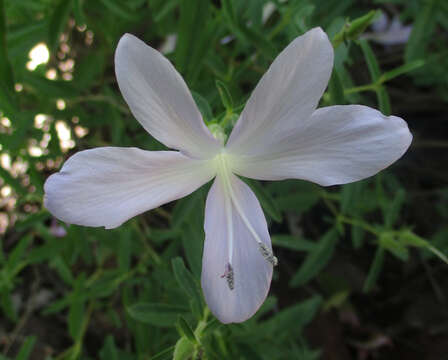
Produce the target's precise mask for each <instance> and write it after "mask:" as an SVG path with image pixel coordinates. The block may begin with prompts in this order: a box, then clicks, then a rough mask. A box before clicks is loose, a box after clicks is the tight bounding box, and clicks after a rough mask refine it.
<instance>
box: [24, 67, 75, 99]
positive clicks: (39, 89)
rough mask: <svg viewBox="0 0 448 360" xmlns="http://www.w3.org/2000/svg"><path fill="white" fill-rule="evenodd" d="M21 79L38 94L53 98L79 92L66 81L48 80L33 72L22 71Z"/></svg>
mask: <svg viewBox="0 0 448 360" xmlns="http://www.w3.org/2000/svg"><path fill="white" fill-rule="evenodd" d="M23 80H24V81H25V82H26V83H27V85H29V86H30V87H31V88H33V90H34V91H35V92H36V93H37V94H38V95H40V96H45V97H47V98H48V97H50V98H54V99H59V98H70V97H74V96H76V95H78V94H79V91H78V90H77V89H75V88H74V87H73V85H72V84H71V83H69V82H67V81H62V80H61V81H58V80H48V79H47V78H45V77H43V76H40V75H38V74H37V73H35V72H29V71H27V72H25V73H23Z"/></svg>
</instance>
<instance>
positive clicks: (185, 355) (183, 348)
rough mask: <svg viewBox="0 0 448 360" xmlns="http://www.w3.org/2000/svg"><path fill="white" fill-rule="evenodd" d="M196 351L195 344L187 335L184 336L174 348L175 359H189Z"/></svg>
mask: <svg viewBox="0 0 448 360" xmlns="http://www.w3.org/2000/svg"><path fill="white" fill-rule="evenodd" d="M193 352H194V344H193V343H192V342H191V341H190V340H188V339H187V338H186V337H184V336H182V337H181V338H180V339H179V340H178V341H177V343H176V347H175V348H174V354H173V360H188V359H191V356H192V355H193Z"/></svg>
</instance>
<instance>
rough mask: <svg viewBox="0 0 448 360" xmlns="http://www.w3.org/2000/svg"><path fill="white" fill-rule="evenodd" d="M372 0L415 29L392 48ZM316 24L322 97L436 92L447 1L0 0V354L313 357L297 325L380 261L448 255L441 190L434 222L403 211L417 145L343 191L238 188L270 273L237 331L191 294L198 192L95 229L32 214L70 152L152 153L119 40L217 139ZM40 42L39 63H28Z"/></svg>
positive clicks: (341, 300)
mask: <svg viewBox="0 0 448 360" xmlns="http://www.w3.org/2000/svg"><path fill="white" fill-rule="evenodd" d="M372 10H376V11H372ZM381 11H382V12H383V13H386V14H388V15H389V16H391V15H396V16H399V18H400V20H401V21H402V22H403V23H406V24H411V25H412V26H413V27H412V32H411V34H410V38H409V41H408V42H407V43H406V44H405V45H398V46H395V47H393V46H392V47H388V46H383V45H375V44H373V43H372V42H370V41H368V40H367V37H365V36H364V34H365V32H369V31H370V28H369V25H370V24H371V22H372V21H374V20H375V19H377V18H378V17H379V15H380V12H381ZM314 26H321V27H322V28H324V29H325V30H326V31H327V33H328V34H329V36H330V38H332V39H333V44H334V46H335V48H336V58H335V69H334V73H333V76H332V79H331V81H330V84H329V87H328V90H327V92H326V93H325V95H324V97H323V100H322V103H321V106H324V105H330V104H344V103H363V104H368V105H370V106H373V107H377V108H379V109H380V110H381V111H382V112H384V113H387V114H389V113H394V114H397V115H402V116H403V117H405V118H406V116H405V115H406V114H411V112H408V113H407V112H406V109H404V108H403V106H402V107H400V104H401V103H402V101H404V100H403V99H405V98H406V97H407V87H409V86H410V87H413V88H415V89H419V87H423V88H424V89H428V88H430V89H431V94H432V96H433V97H436V98H437V99H440V100H439V102H438V104H440V103H445V105H446V103H447V102H448V71H447V69H448V56H447V55H448V49H447V47H446V37H447V32H448V3H447V2H446V1H443V0H427V1H420V0H410V1H409V0H394V1H382V0H376V1H363V2H360V1H355V0H290V1H280V0H274V1H266V0H247V1H243V0H241V1H239V0H222V1H208V0H128V1H120V0H90V1H87V0H0V112H1V122H0V151H1V153H0V156H1V158H0V160H1V164H0V165H1V167H0V179H1V180H0V188H1V195H0V206H1V207H0V215H1V216H0V231H1V236H2V237H1V238H0V308H1V310H0V311H1V312H0V337H4V339H3V340H2V341H1V342H2V344H3V350H2V351H3V355H0V359H21V360H25V359H58V360H62V359H66V360H69V359H73V360H74V359H101V360H112V359H123V360H137V359H138V360H143V359H154V360H155V359H158V360H161V359H172V358H174V359H176V360H181V359H182V360H183V359H185V360H186V359H232V358H238V359H302V360H312V359H318V358H320V356H321V355H322V352H321V351H320V350H319V349H316V348H315V347H314V346H312V345H310V344H309V342H308V340H307V337H306V336H304V334H303V331H302V330H303V329H304V328H305V326H307V325H308V324H310V323H311V322H313V321H314V319H316V317H318V316H322V315H319V314H324V313H327V312H328V311H330V310H331V309H334V308H337V309H342V308H347V307H348V308H353V307H354V308H356V304H357V303H356V296H359V294H362V293H364V294H365V295H362V296H365V297H367V298H368V297H369V296H375V295H374V292H375V289H376V291H378V288H381V278H382V276H384V271H383V270H384V266H385V264H386V262H387V261H392V262H393V264H395V265H394V266H396V267H401V266H403V267H404V266H406V264H414V263H415V259H417V260H418V259H420V260H418V261H421V262H423V263H424V264H428V261H432V262H434V263H437V264H440V263H441V262H440V260H438V259H434V255H435V256H437V257H438V258H439V259H441V260H443V261H446V255H448V242H447V240H446V238H447V237H446V235H447V234H448V228H447V226H446V220H447V218H448V206H447V203H446V200H447V199H448V196H447V194H448V193H447V190H446V188H444V189H442V190H440V191H441V192H440V193H438V202H437V204H436V206H437V211H438V217H437V221H434V223H433V227H432V228H431V231H426V228H425V227H424V226H420V225H419V224H420V223H413V220H415V218H413V217H412V216H410V215H409V214H410V213H411V212H412V211H411V210H408V209H414V208H418V207H419V203H418V199H419V198H418V196H416V195H415V193H416V192H421V191H426V190H427V189H426V188H425V186H424V185H421V186H410V185H409V184H408V183H407V182H406V179H407V178H406V176H408V174H409V170H408V169H409V168H410V167H411V165H412V160H410V158H411V157H412V153H413V150H411V155H408V156H407V157H405V158H404V159H403V160H401V161H400V162H399V163H397V165H394V166H393V167H392V169H390V170H387V171H385V172H383V173H381V174H379V175H378V176H376V177H375V178H371V179H368V180H364V181H361V182H358V183H354V184H349V185H346V186H343V187H334V188H331V189H324V188H321V187H318V186H316V185H314V184H310V183H306V182H301V181H283V182H277V183H263V184H261V183H257V182H254V181H251V182H249V185H250V186H251V187H252V188H253V190H254V191H255V193H256V194H257V197H258V198H259V200H260V202H261V203H262V206H263V208H264V211H265V214H266V216H267V218H268V222H269V223H270V225H271V227H270V231H271V235H272V241H273V245H274V247H275V250H276V253H277V255H278V257H279V258H280V266H279V267H278V268H276V271H275V278H274V281H273V285H272V289H271V292H270V296H269V297H268V299H267V301H266V302H265V304H264V305H263V306H262V308H261V309H260V311H259V312H258V313H257V314H256V315H255V316H254V317H253V318H252V319H250V320H249V321H247V322H245V323H243V324H238V325H226V326H224V325H222V324H220V323H219V322H218V321H217V320H216V319H214V318H213V316H212V315H211V314H210V312H209V311H208V309H207V308H206V306H205V303H204V300H203V296H202V292H201V289H200V283H199V278H200V271H201V256H202V244H203V239H204V234H203V228H202V227H203V213H204V211H203V210H204V202H205V196H206V193H207V189H206V188H202V189H200V191H198V192H196V193H194V194H192V195H190V196H188V197H187V198H185V199H182V200H180V201H177V202H176V203H175V204H168V205H166V206H164V207H163V208H161V209H158V210H155V211H152V212H149V213H146V214H144V215H141V216H138V217H137V218H135V219H132V220H130V221H129V222H127V223H126V224H125V225H123V226H121V227H120V228H118V229H115V230H108V231H106V230H104V229H92V228H83V227H78V226H70V227H67V226H66V225H65V224H61V223H59V222H58V221H56V220H55V219H53V218H52V217H51V215H50V214H49V213H48V212H47V211H46V210H45V209H44V208H43V207H42V197H43V183H44V180H45V178H46V177H47V176H48V175H49V174H50V173H52V172H54V171H56V170H57V168H58V167H59V166H60V165H61V163H62V162H63V161H64V160H65V159H66V158H67V157H68V156H69V155H70V154H72V153H73V152H75V151H78V150H81V149H87V148H92V147H96V146H104V145H114V146H136V147H140V148H144V149H151V150H157V149H162V148H163V147H162V145H161V144H159V143H157V142H156V140H154V139H153V138H151V137H150V136H148V134H147V133H146V132H145V131H144V130H143V129H142V128H141V126H140V125H139V124H138V122H137V121H135V120H134V119H133V117H132V115H131V114H130V112H129V110H128V108H127V105H126V104H125V103H124V101H123V99H122V97H121V95H120V93H119V91H118V88H117V84H116V80H115V75H114V67H113V54H114V49H115V48H116V45H117V42H118V40H119V38H120V37H121V36H122V35H123V34H124V33H126V32H130V33H133V34H135V35H137V36H138V37H140V38H141V39H143V40H144V41H145V42H147V43H148V44H150V45H151V46H153V47H155V48H159V49H161V50H162V51H164V52H165V54H166V56H167V57H168V58H169V59H170V60H171V61H172V62H173V63H174V64H175V67H176V68H177V69H178V70H179V71H180V72H181V73H182V75H183V76H184V77H185V79H186V82H187V83H188V85H189V87H190V89H192V92H193V95H194V98H195V100H196V102H197V104H198V106H199V108H200V110H201V112H202V114H203V117H204V120H205V121H206V122H207V123H208V124H209V125H210V124H213V123H219V124H221V125H223V126H224V127H225V130H226V131H227V133H228V132H229V131H230V129H231V128H232V126H233V124H234V123H235V121H236V120H237V118H238V114H239V112H240V111H241V109H242V107H243V106H244V104H245V101H246V100H247V98H248V96H249V95H250V92H251V90H252V89H253V88H254V86H255V85H256V83H257V81H258V80H259V79H260V77H261V75H262V74H263V73H264V72H265V70H266V69H267V67H268V66H269V64H270V62H271V61H272V60H273V59H274V58H275V56H276V55H277V54H278V53H279V52H280V51H281V50H282V49H283V48H284V47H285V46H286V45H287V44H288V43H289V42H290V41H292V40H293V39H294V38H295V37H297V36H298V35H300V34H302V33H303V32H305V31H306V30H308V29H310V28H312V27H314ZM38 44H46V47H47V48H48V50H49V59H48V61H46V62H44V63H42V64H39V65H37V67H36V68H35V69H34V70H30V68H31V67H32V65H30V64H29V62H30V50H31V49H32V48H34V47H35V46H36V45H38ZM40 49H41V56H43V58H45V48H42V47H41V48H40ZM42 49H43V50H42ZM378 54H379V55H378ZM398 76H400V78H398V80H400V79H403V78H404V80H402V81H403V83H404V84H405V85H402V83H400V82H397V77H398ZM390 84H393V85H390ZM397 88H398V89H397ZM390 89H393V91H390ZM400 89H401V90H400ZM372 95H373V96H372ZM375 96H376V97H375ZM391 98H392V101H391ZM422 101H424V100H422ZM396 104H397V110H396ZM406 104H407V103H406ZM445 109H446V107H445ZM397 111H398V113H397ZM418 111H419V110H418V109H416V110H415V112H418ZM445 114H446V112H445ZM411 117H413V116H411ZM413 118H415V117H413ZM413 120H415V119H413ZM410 126H411V129H412V127H413V122H412V121H411V122H410ZM417 127H418V126H417ZM423 140H425V139H423ZM430 186H432V185H429V187H430ZM443 220H445V221H443ZM419 227H420V228H422V232H419V231H417V229H418V228H419ZM417 233H418V234H417ZM413 249H417V250H413ZM338 254H339V255H338ZM340 254H352V255H353V258H352V259H355V260H353V261H352V262H353V264H354V266H356V267H357V269H358V270H357V273H359V274H361V275H360V276H361V286H355V285H353V283H351V282H350V281H349V280H347V279H346V278H345V276H341V274H338V273H337V272H336V273H333V272H332V271H329V270H328V269H329V266H330V267H331V264H332V263H335V262H337V261H336V260H335V259H338V258H340ZM357 254H361V255H360V259H356V258H357V256H358V255H357ZM338 256H339V257H338ZM346 256H348V255H346ZM431 259H433V260H431ZM414 266H417V270H415V271H416V272H418V271H420V270H418V269H419V267H418V266H419V265H414ZM420 266H423V265H420ZM445 274H446V271H445ZM399 282H400V280H397V283H399ZM18 299H21V300H20V301H18ZM42 299H44V300H42ZM355 312H356V310H355ZM31 318H33V319H37V320H38V321H39V322H40V323H42V324H44V325H41V327H43V330H41V332H39V331H38V330H32V329H33V327H30V328H28V327H27V324H28V323H29V322H30V321H31ZM33 331H34V332H33ZM2 333H4V335H2Z"/></svg>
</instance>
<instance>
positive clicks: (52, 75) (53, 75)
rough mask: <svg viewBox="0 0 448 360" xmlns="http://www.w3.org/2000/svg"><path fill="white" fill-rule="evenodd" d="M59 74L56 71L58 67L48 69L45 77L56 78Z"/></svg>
mask: <svg viewBox="0 0 448 360" xmlns="http://www.w3.org/2000/svg"><path fill="white" fill-rule="evenodd" d="M57 76H58V73H57V71H56V69H53V68H52V69H48V71H47V72H46V73H45V77H46V78H47V79H49V80H55V79H56V77H57Z"/></svg>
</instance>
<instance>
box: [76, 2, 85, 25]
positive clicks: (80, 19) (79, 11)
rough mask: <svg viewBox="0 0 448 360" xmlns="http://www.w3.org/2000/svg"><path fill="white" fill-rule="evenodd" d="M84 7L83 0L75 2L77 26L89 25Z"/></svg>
mask: <svg viewBox="0 0 448 360" xmlns="http://www.w3.org/2000/svg"><path fill="white" fill-rule="evenodd" d="M82 6H83V0H74V3H73V13H74V15H75V20H76V24H77V25H78V26H81V25H86V24H87V19H86V16H85V14H84V9H83V8H82Z"/></svg>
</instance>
